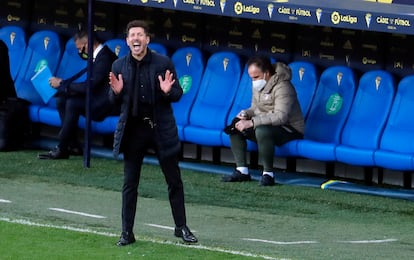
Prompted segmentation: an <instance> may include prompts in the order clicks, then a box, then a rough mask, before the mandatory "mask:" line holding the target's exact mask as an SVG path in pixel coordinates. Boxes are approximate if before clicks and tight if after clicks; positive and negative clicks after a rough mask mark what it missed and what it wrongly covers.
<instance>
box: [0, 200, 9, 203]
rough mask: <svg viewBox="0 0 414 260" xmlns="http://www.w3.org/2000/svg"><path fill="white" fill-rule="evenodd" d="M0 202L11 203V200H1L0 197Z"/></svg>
mask: <svg viewBox="0 0 414 260" xmlns="http://www.w3.org/2000/svg"><path fill="white" fill-rule="evenodd" d="M0 203H11V201H10V200H3V199H0Z"/></svg>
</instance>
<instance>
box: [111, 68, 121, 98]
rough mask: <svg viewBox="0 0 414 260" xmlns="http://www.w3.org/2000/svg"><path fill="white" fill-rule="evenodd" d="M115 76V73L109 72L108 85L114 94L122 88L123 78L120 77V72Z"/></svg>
mask: <svg viewBox="0 0 414 260" xmlns="http://www.w3.org/2000/svg"><path fill="white" fill-rule="evenodd" d="M118 78H119V79H117V78H116V76H115V74H114V73H113V72H112V71H111V72H109V85H110V86H111V89H112V91H113V92H114V93H115V95H118V94H119V93H121V91H122V89H123V88H124V80H123V79H122V74H119V75H118Z"/></svg>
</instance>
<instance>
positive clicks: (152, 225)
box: [144, 223, 197, 233]
mask: <svg viewBox="0 0 414 260" xmlns="http://www.w3.org/2000/svg"><path fill="white" fill-rule="evenodd" d="M144 225H146V226H150V227H156V228H162V229H168V230H174V227H169V226H163V225H158V224H151V223H144ZM191 232H194V233H196V232H197V231H196V230H191Z"/></svg>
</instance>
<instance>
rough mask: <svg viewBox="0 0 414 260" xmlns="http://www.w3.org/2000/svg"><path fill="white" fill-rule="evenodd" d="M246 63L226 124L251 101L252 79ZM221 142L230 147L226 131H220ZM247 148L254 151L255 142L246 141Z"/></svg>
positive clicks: (255, 148) (255, 147) (248, 105)
mask: <svg viewBox="0 0 414 260" xmlns="http://www.w3.org/2000/svg"><path fill="white" fill-rule="evenodd" d="M247 69H248V68H247V64H246V65H245V66H244V70H243V75H242V77H241V79H240V83H239V87H238V91H237V93H236V97H235V99H234V102H233V105H232V107H231V109H230V112H229V115H228V117H227V122H226V124H227V125H229V124H230V123H231V121H232V120H233V118H234V117H235V116H236V115H237V114H238V113H239V112H240V111H241V110H242V109H246V108H249V107H250V105H251V102H252V79H251V78H250V76H249V74H248V72H247ZM222 142H223V145H224V146H226V147H230V138H229V136H228V135H227V134H226V133H224V132H223V133H222ZM247 150H248V151H256V150H257V144H256V143H255V142H252V141H249V140H248V141H247Z"/></svg>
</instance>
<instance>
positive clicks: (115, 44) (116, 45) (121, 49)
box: [105, 38, 129, 57]
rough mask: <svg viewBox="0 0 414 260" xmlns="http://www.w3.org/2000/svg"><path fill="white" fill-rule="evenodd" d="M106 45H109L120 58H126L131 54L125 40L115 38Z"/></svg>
mask: <svg viewBox="0 0 414 260" xmlns="http://www.w3.org/2000/svg"><path fill="white" fill-rule="evenodd" d="M105 45H107V46H108V47H109V49H111V50H112V51H113V52H114V53H115V54H116V56H118V57H122V56H125V55H126V54H128V52H129V47H128V45H127V43H126V40H125V39H119V38H114V39H111V40H107V41H106V42H105Z"/></svg>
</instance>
